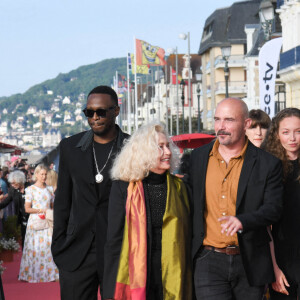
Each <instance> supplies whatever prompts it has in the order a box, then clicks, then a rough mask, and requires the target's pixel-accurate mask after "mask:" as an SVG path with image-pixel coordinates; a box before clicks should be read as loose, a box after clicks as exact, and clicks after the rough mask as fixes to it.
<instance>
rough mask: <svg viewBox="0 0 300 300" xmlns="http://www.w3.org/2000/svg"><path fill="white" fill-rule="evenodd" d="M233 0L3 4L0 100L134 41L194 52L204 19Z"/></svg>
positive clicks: (4, 0) (127, 48)
mask: <svg viewBox="0 0 300 300" xmlns="http://www.w3.org/2000/svg"><path fill="white" fill-rule="evenodd" d="M234 2H236V1H233V0H213V1H212V0H210V1H204V0H186V1H174V0H152V1H142V0H140V1H136V0H132V1H131V0H129V1H127V3H126V1H121V0H104V1H101V0H85V1H83V0H26V1H24V0H15V1H12V0H1V1H0V96H10V95H12V94H16V93H23V92H25V91H26V90H27V89H29V88H30V87H31V86H33V85H35V84H38V83H40V82H43V81H44V80H47V79H51V78H54V77H56V76H57V75H58V74H59V73H66V72H69V71H71V70H73V69H76V68H78V67H80V66H82V65H87V64H93V63H97V62H99V61H101V60H103V59H106V58H114V57H123V56H124V57H125V56H126V53H127V52H133V37H134V36H135V37H136V38H139V39H142V40H145V41H147V42H149V43H150V44H152V45H155V46H160V47H162V48H164V49H165V50H167V49H168V48H171V47H176V46H177V47H178V52H179V53H186V52H187V41H184V40H180V39H179V37H178V35H179V33H181V32H184V33H186V32H188V31H189V32H190V36H191V53H197V51H198V49H199V45H200V38H201V35H202V31H203V26H204V22H205V19H206V18H207V17H208V16H209V15H210V14H211V13H212V12H213V11H214V10H216V9H218V8H221V7H226V6H230V5H231V4H232V3H234Z"/></svg>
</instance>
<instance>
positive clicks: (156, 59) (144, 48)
mask: <svg viewBox="0 0 300 300" xmlns="http://www.w3.org/2000/svg"><path fill="white" fill-rule="evenodd" d="M135 47H136V61H137V65H138V66H140V65H150V66H164V65H166V64H167V63H166V61H165V60H164V58H165V50H164V49H163V48H160V47H157V46H152V45H150V44H149V43H147V42H145V41H142V40H138V39H136V40H135Z"/></svg>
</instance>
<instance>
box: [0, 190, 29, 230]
mask: <svg viewBox="0 0 300 300" xmlns="http://www.w3.org/2000/svg"><path fill="white" fill-rule="evenodd" d="M12 201H13V202H14V206H15V214H16V215H17V217H18V224H20V225H21V224H22V222H27V221H28V218H29V214H27V213H26V212H25V201H24V199H23V197H22V194H21V193H20V192H19V191H18V190H16V189H14V188H13V187H10V188H9V190H8V196H7V197H6V199H5V200H3V201H2V202H0V209H3V208H5V207H6V206H7V205H8V204H9V203H11V202H12Z"/></svg>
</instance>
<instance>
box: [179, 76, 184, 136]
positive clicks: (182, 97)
mask: <svg viewBox="0 0 300 300" xmlns="http://www.w3.org/2000/svg"><path fill="white" fill-rule="evenodd" d="M180 86H181V89H182V94H181V104H182V133H184V86H185V82H184V80H183V79H181V81H180Z"/></svg>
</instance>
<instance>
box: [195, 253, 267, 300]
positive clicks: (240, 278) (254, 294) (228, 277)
mask: <svg viewBox="0 0 300 300" xmlns="http://www.w3.org/2000/svg"><path fill="white" fill-rule="evenodd" d="M194 283H195V293H196V298H197V300H245V299H246V300H261V299H262V297H263V292H264V286H259V287H252V286H250V285H249V283H248V279H247V276H246V273H245V269H244V266H243V262H242V258H241V255H227V254H225V253H218V252H214V251H212V250H207V249H202V250H201V251H200V252H199V255H198V258H197V259H196V261H195V269H194Z"/></svg>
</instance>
